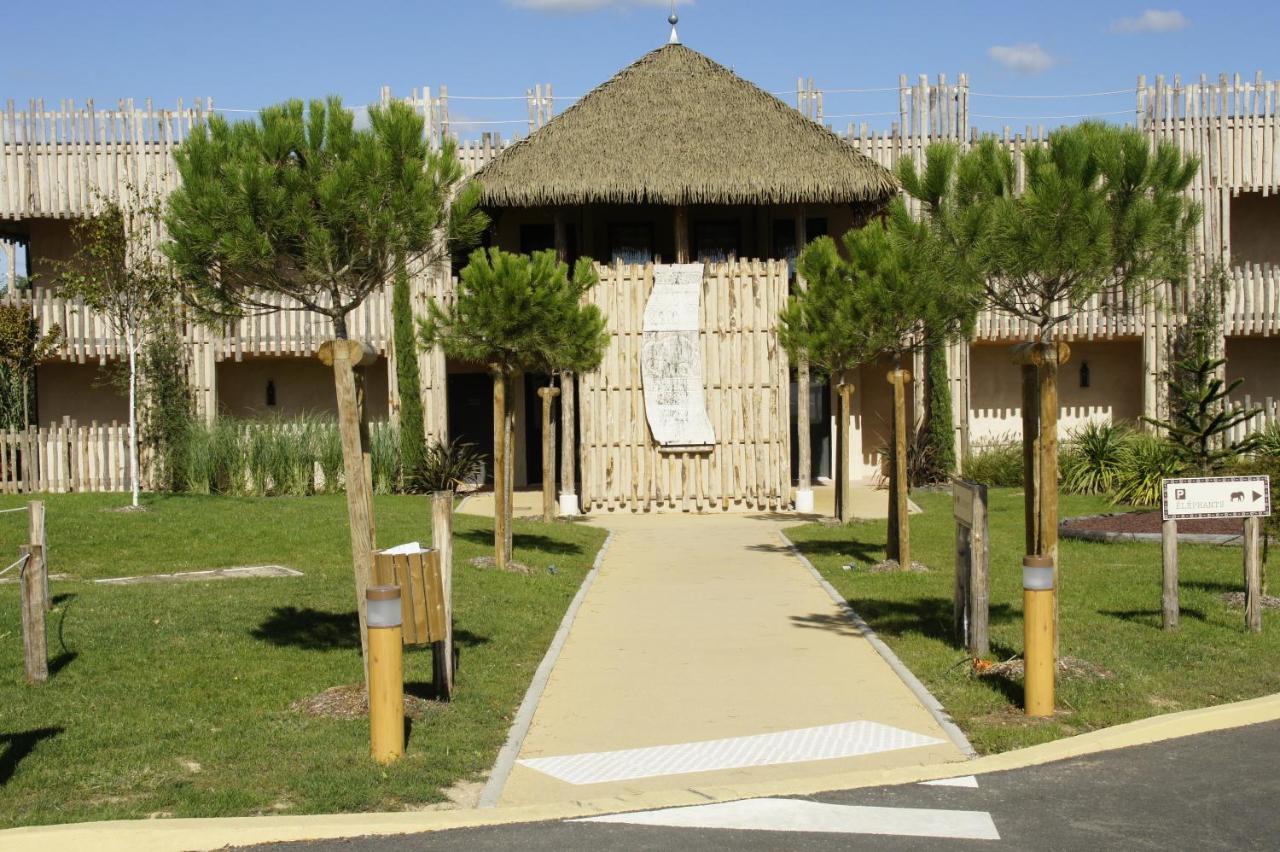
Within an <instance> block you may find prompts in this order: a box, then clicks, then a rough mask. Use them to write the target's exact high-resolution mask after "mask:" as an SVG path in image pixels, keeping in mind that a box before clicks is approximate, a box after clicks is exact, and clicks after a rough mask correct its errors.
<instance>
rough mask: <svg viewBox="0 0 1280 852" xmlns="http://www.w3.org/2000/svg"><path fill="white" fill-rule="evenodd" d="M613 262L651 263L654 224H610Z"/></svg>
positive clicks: (610, 257) (610, 247)
mask: <svg viewBox="0 0 1280 852" xmlns="http://www.w3.org/2000/svg"><path fill="white" fill-rule="evenodd" d="M609 260H610V262H611V263H619V262H621V263H650V262H651V261H652V260H653V225H651V224H649V223H647V222H623V223H615V224H612V225H610V226H609Z"/></svg>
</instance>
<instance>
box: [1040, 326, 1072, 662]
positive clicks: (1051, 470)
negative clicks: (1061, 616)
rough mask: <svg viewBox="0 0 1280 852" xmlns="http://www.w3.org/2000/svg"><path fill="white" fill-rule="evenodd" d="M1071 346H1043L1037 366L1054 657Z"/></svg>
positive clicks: (1043, 539)
mask: <svg viewBox="0 0 1280 852" xmlns="http://www.w3.org/2000/svg"><path fill="white" fill-rule="evenodd" d="M1069 356H1070V350H1068V349H1067V345H1066V344H1065V343H1050V344H1047V345H1045V346H1043V347H1042V348H1041V355H1040V363H1039V364H1037V365H1036V370H1037V374H1038V378H1039V384H1040V464H1039V471H1038V473H1039V479H1040V489H1039V491H1040V531H1039V533H1038V534H1037V537H1038V538H1039V540H1040V555H1041V556H1047V557H1049V558H1050V559H1052V560H1053V658H1054V659H1055V660H1056V659H1057V658H1058V656H1059V642H1060V640H1061V631H1060V630H1059V629H1058V598H1059V596H1061V594H1062V579H1061V578H1060V577H1059V576H1058V366H1059V365H1060V364H1065V363H1066V362H1067V359H1068V357H1069Z"/></svg>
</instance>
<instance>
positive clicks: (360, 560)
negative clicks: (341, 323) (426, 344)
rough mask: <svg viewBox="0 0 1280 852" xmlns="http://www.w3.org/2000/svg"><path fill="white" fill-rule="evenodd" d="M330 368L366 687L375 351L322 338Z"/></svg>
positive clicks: (372, 537) (325, 361) (323, 359)
mask: <svg viewBox="0 0 1280 852" xmlns="http://www.w3.org/2000/svg"><path fill="white" fill-rule="evenodd" d="M317 356H318V357H319V358H320V361H321V363H323V364H324V365H325V366H326V367H332V368H333V383H334V390H335V391H336V393H337V398H338V432H339V433H340V435H341V437H342V470H343V475H344V478H345V484H346V491H347V520H348V523H349V524H350V526H351V561H352V569H353V571H354V573H355V579H356V607H357V611H358V612H359V614H360V656H361V658H362V659H363V660H364V678H365V685H366V687H367V686H368V683H369V626H368V620H367V609H366V602H365V591H366V590H367V589H368V587H369V575H370V573H371V572H372V570H373V553H374V549H375V546H374V541H375V538H376V536H375V534H374V527H373V469H372V467H373V463H372V458H371V456H370V453H369V421H368V419H367V417H366V416H365V415H366V413H367V412H366V411H365V405H364V368H365V367H368V366H369V365H371V364H373V363H374V362H375V361H376V360H377V359H378V353H377V352H376V351H374V348H373V347H372V346H370V345H369V344H367V343H361V342H360V341H358V340H326V341H325V342H324V343H322V344H320V350H319V352H318V353H317Z"/></svg>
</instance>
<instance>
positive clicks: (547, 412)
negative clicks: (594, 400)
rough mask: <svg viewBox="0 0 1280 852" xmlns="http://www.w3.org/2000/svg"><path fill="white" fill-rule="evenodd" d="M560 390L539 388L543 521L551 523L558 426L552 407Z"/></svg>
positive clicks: (554, 501) (554, 511)
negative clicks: (540, 399) (540, 403)
mask: <svg viewBox="0 0 1280 852" xmlns="http://www.w3.org/2000/svg"><path fill="white" fill-rule="evenodd" d="M559 395H560V389H559V388H538V396H540V397H541V398H542V520H543V521H544V522H545V523H548V524H549V523H551V522H552V521H554V520H555V519H556V424H555V420H554V419H553V418H552V416H551V407H552V405H553V404H554V402H555V399H556V397H558V396H559Z"/></svg>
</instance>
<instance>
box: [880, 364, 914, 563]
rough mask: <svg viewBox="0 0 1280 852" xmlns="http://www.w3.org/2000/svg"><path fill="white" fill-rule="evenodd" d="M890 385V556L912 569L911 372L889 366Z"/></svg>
mask: <svg viewBox="0 0 1280 852" xmlns="http://www.w3.org/2000/svg"><path fill="white" fill-rule="evenodd" d="M885 378H886V379H888V381H889V384H891V385H893V460H892V462H891V465H890V470H891V472H892V473H891V476H890V477H889V492H890V493H889V545H890V552H889V553H888V554H887V556H888V557H889V558H890V559H896V560H898V567H900V568H901V569H903V570H904V571H906V570H910V569H911V524H910V521H909V518H908V504H907V487H908V482H907V392H906V386H907V385H908V384H909V383H910V382H911V373H909V372H907V371H906V370H902V369H897V370H890V371H889V373H888V375H887V376H886V377H885Z"/></svg>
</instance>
